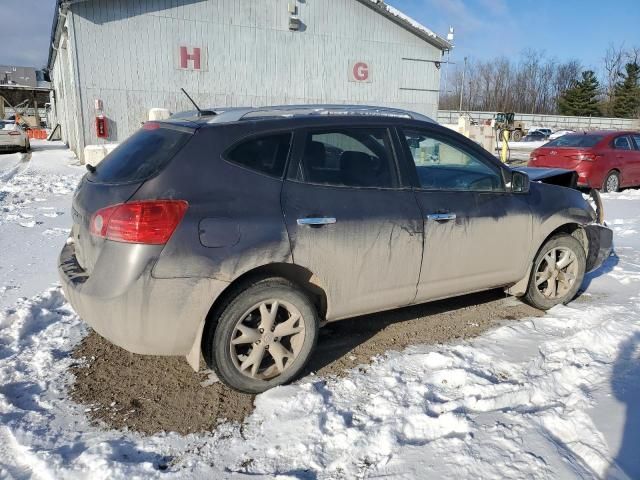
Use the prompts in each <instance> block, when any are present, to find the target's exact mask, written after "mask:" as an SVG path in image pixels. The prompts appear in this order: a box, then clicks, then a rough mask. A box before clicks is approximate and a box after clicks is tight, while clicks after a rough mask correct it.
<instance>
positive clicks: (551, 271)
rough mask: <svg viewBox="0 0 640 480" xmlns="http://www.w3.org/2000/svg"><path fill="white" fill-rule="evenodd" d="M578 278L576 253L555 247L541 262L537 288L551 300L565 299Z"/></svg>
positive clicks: (538, 270) (537, 270)
mask: <svg viewBox="0 0 640 480" xmlns="http://www.w3.org/2000/svg"><path fill="white" fill-rule="evenodd" d="M577 276H578V262H577V257H576V255H575V253H573V251H572V250H570V249H569V248H565V247H554V248H552V249H551V250H549V251H548V252H547V253H546V254H545V255H544V256H543V257H542V259H541V260H540V263H539V264H538V268H537V269H536V288H537V289H538V291H539V292H540V293H541V294H542V295H543V296H545V297H546V298H549V299H558V298H562V297H564V296H565V295H566V294H567V293H568V292H569V291H570V290H571V288H572V287H573V285H574V284H575V282H576V279H577Z"/></svg>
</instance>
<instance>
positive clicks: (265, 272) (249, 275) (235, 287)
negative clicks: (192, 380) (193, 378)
mask: <svg viewBox="0 0 640 480" xmlns="http://www.w3.org/2000/svg"><path fill="white" fill-rule="evenodd" d="M269 277H280V278H284V279H286V280H289V281H290V282H291V283H293V284H295V285H296V286H298V287H299V288H300V289H301V290H302V291H303V292H305V293H306V294H307V295H309V298H310V299H311V301H312V302H313V304H314V305H315V307H316V308H317V310H318V316H319V318H320V319H323V318H324V316H325V314H326V311H327V295H326V291H325V289H324V288H323V287H322V286H321V285H320V284H319V283H318V279H317V277H316V276H315V275H314V274H313V272H311V271H309V270H308V269H306V268H304V267H301V266H299V265H295V264H293V263H268V264H265V265H261V266H259V267H256V268H253V269H251V270H249V271H247V272H245V273H243V274H242V275H240V276H239V277H237V278H236V279H235V280H233V281H232V282H231V283H229V285H228V286H227V287H226V288H225V289H224V290H223V291H222V292H221V293H220V294H219V295H218V296H217V298H216V299H215V300H214V301H213V303H212V305H211V307H210V308H209V311H208V313H207V315H206V317H205V318H204V319H203V321H202V323H201V328H200V329H199V331H198V334H197V335H196V341H195V342H194V345H193V347H192V348H191V352H190V353H189V354H188V355H187V361H188V362H189V365H191V367H192V368H193V369H194V370H196V371H197V370H198V368H199V365H200V354H201V352H202V346H203V342H204V341H205V339H206V338H207V335H205V332H207V331H209V330H210V329H214V330H215V328H216V326H217V323H218V317H219V314H220V312H221V310H222V309H223V308H224V307H225V306H226V305H227V304H228V303H229V302H230V301H231V300H232V299H233V298H234V297H235V296H236V295H237V294H239V293H240V292H241V291H242V290H244V289H245V288H246V287H247V286H248V285H250V284H252V283H254V282H257V281H259V280H263V279H265V278H269Z"/></svg>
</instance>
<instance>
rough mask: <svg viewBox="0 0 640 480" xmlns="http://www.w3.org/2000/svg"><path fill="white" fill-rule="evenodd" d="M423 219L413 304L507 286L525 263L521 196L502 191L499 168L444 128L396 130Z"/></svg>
mask: <svg viewBox="0 0 640 480" xmlns="http://www.w3.org/2000/svg"><path fill="white" fill-rule="evenodd" d="M399 137H400V140H401V141H402V142H403V144H404V148H405V152H406V159H407V162H408V163H410V164H411V165H410V166H411V168H412V169H413V170H412V172H413V174H414V175H415V184H416V187H415V195H416V199H417V201H418V204H419V206H420V209H421V212H422V216H423V222H424V249H423V259H422V269H421V273H420V280H419V282H418V289H417V295H416V301H417V302H422V301H427V300H434V299H438V298H444V297H448V296H452V295H458V294H463V293H470V292H473V291H478V290H483V289H488V288H492V287H497V286H503V285H507V284H509V283H513V282H516V281H518V280H520V279H521V278H522V277H523V276H524V275H525V274H526V271H527V266H528V264H529V262H530V260H531V259H530V258H528V256H529V252H530V251H531V248H530V247H531V241H532V240H531V232H532V218H531V211H530V208H529V204H528V201H527V196H526V195H522V194H512V193H509V192H508V191H507V188H506V186H505V182H504V180H503V174H502V170H501V167H500V166H498V164H497V161H495V162H494V161H492V160H491V158H487V157H489V154H488V153H483V152H481V151H480V150H481V149H480V148H479V147H477V148H476V147H475V146H473V145H470V143H471V142H469V141H466V142H463V141H461V140H459V139H457V138H456V137H455V136H453V135H451V134H448V133H446V132H444V131H443V129H434V130H431V129H421V128H414V127H411V128H408V127H406V128H402V129H400V130H399Z"/></svg>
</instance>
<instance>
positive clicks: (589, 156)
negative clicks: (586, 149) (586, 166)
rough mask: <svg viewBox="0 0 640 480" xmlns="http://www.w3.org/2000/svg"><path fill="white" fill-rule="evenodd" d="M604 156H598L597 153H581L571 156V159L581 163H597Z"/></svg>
mask: <svg viewBox="0 0 640 480" xmlns="http://www.w3.org/2000/svg"><path fill="white" fill-rule="evenodd" d="M601 156H602V155H596V154H595V153H579V154H577V155H571V156H570V157H569V158H572V159H573V160H578V161H579V162H595V161H596V160H597V159H598V158H600V157H601Z"/></svg>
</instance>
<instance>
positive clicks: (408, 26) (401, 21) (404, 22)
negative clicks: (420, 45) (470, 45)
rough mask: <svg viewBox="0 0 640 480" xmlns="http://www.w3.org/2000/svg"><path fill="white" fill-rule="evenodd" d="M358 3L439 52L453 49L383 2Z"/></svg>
mask: <svg viewBox="0 0 640 480" xmlns="http://www.w3.org/2000/svg"><path fill="white" fill-rule="evenodd" d="M358 2H360V3H362V4H363V5H366V6H367V7H369V8H371V9H373V10H375V11H376V12H378V13H379V14H381V15H383V16H384V17H387V18H388V19H389V20H391V21H392V22H394V23H396V24H398V25H399V26H401V27H402V28H404V29H405V30H408V31H410V32H411V33H413V34H414V35H417V36H418V37H420V38H421V39H423V40H424V41H426V42H428V43H430V44H432V45H433V46H435V47H438V48H439V49H440V50H451V48H452V47H453V45H452V44H451V43H449V42H448V41H447V40H445V39H444V38H442V37H440V36H438V35H437V34H436V33H434V32H433V31H432V30H430V29H428V28H427V27H425V26H424V25H423V24H421V23H420V22H418V21H417V20H414V19H413V18H411V17H410V16H408V15H406V14H404V13H402V12H401V11H400V10H398V9H397V8H395V7H392V6H391V5H387V4H386V3H385V2H384V0H358Z"/></svg>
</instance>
